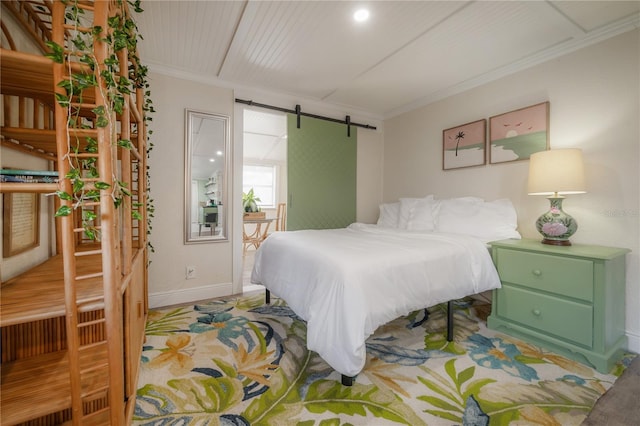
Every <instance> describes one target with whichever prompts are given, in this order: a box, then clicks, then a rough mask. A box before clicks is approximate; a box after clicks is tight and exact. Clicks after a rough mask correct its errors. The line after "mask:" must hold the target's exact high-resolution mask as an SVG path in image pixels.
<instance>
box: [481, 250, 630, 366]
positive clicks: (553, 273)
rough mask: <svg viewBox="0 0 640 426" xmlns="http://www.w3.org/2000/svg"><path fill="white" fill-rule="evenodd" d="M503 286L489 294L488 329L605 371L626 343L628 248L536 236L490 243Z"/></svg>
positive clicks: (612, 363) (622, 351)
mask: <svg viewBox="0 0 640 426" xmlns="http://www.w3.org/2000/svg"><path fill="white" fill-rule="evenodd" d="M490 245H491V253H492V257H493V262H494V263H495V265H496V268H497V270H498V274H499V275H500V281H501V282H502V288H500V289H497V290H494V291H493V304H492V308H491V315H490V316H489V318H488V319H487V324H488V326H489V328H491V329H495V330H499V331H502V332H505V333H507V334H511V335H514V336H516V337H518V338H521V339H523V340H525V341H529V342H531V343H534V344H537V345H539V346H542V347H546V348H548V349H550V350H552V351H554V352H558V353H561V354H563V355H565V356H567V357H568V358H571V359H575V360H576V361H579V362H582V363H586V364H589V365H592V366H594V367H595V368H596V370H598V371H599V372H601V373H608V372H609V371H610V370H611V368H612V367H613V365H614V364H615V363H616V361H618V360H619V359H620V357H621V355H622V354H623V353H624V350H625V348H626V346H627V337H626V335H625V332H624V323H625V314H624V311H625V255H626V254H627V253H628V252H629V251H630V250H627V249H621V248H614V247H602V246H592V245H585V244H574V245H572V246H569V247H562V246H551V245H546V244H542V243H541V242H540V241H538V240H527V239H523V240H502V241H495V242H492V243H490Z"/></svg>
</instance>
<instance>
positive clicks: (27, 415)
mask: <svg viewBox="0 0 640 426" xmlns="http://www.w3.org/2000/svg"><path fill="white" fill-rule="evenodd" d="M106 354H107V345H106V343H104V344H101V345H96V346H94V347H92V348H91V350H90V351H86V352H83V353H81V355H80V358H81V363H82V365H83V366H85V365H86V366H90V365H93V364H96V363H98V362H100V361H101V360H102V361H103V360H105V359H106ZM68 369H69V361H68V358H67V353H66V352H65V351H59V352H53V353H48V354H45V355H39V356H34V357H31V358H26V359H22V360H18V361H15V362H9V363H5V364H3V365H2V372H1V374H2V393H1V394H0V405H2V410H1V412H0V420H1V421H0V423H2V424H3V425H5V424H6V425H10V424H16V423H21V422H25V421H27V420H30V419H35V418H38V417H41V416H45V415H47V414H50V413H55V412H57V411H60V410H62V409H65V408H69V407H70V406H71V396H70V388H69V370H68ZM35 378H37V381H34V379H35ZM108 383H109V376H108V370H107V369H106V368H102V369H98V370H95V371H91V372H90V373H89V374H87V377H86V378H83V383H82V391H83V393H86V394H90V393H92V392H93V390H94V389H101V388H103V387H105V386H106V385H107V384H108Z"/></svg>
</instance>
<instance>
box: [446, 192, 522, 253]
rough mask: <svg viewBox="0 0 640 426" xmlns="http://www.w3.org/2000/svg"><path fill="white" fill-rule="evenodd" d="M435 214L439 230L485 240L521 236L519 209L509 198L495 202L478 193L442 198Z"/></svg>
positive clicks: (518, 237) (517, 237)
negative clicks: (517, 209) (477, 195)
mask: <svg viewBox="0 0 640 426" xmlns="http://www.w3.org/2000/svg"><path fill="white" fill-rule="evenodd" d="M435 214H436V231H439V232H451V233H455V234H466V235H471V236H474V237H477V238H479V239H480V240H482V241H483V242H489V241H496V240H504V239H508V238H515V239H520V238H521V236H520V234H519V233H518V231H517V230H516V228H517V227H518V218H517V215H516V210H515V208H514V207H513V204H512V203H511V201H510V200H508V199H506V198H504V199H500V200H495V201H491V202H485V201H484V200H482V199H481V198H475V197H462V198H452V199H448V200H440V202H439V203H438V206H437V208H436V209H435Z"/></svg>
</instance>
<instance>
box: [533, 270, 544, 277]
mask: <svg viewBox="0 0 640 426" xmlns="http://www.w3.org/2000/svg"><path fill="white" fill-rule="evenodd" d="M531 273H532V274H533V275H535V276H536V277H539V276H540V275H542V271H541V270H540V269H534V270H533V271H531Z"/></svg>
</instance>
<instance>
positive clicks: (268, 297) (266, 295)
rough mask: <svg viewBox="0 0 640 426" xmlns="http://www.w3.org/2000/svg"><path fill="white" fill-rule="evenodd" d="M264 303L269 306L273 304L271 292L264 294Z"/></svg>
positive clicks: (266, 291)
mask: <svg viewBox="0 0 640 426" xmlns="http://www.w3.org/2000/svg"><path fill="white" fill-rule="evenodd" d="M264 301H265V303H266V304H267V305H268V304H270V303H271V292H270V291H269V290H265V292H264Z"/></svg>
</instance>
